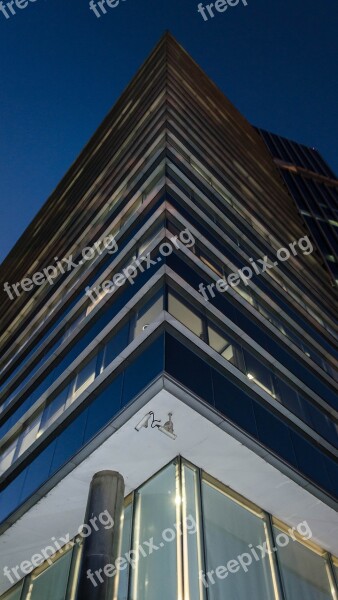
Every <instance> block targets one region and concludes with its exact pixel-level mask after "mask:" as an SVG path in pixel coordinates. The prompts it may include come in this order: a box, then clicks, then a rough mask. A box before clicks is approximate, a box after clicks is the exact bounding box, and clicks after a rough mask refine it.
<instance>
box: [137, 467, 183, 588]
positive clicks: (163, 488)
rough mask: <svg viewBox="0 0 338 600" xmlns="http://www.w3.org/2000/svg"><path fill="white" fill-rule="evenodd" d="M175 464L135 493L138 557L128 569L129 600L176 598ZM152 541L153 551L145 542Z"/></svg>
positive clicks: (179, 579) (178, 541)
mask: <svg viewBox="0 0 338 600" xmlns="http://www.w3.org/2000/svg"><path fill="white" fill-rule="evenodd" d="M177 471H178V467H177V466H176V465H175V464H171V465H169V466H168V467H167V468H166V469H164V470H163V471H161V472H160V473H159V474H157V475H156V476H155V477H153V478H152V479H151V480H150V481H149V482H148V483H146V484H145V485H144V486H142V488H140V489H139V490H138V491H137V492H136V494H135V517H134V536H133V538H134V539H133V549H135V550H136V549H137V548H139V547H142V550H141V551H140V549H139V550H138V555H139V560H138V561H137V563H136V565H135V568H134V569H132V571H131V590H130V592H129V600H177V598H180V597H181V590H180V582H181V577H180V573H179V572H178V570H179V569H178V566H179V565H180V564H181V561H178V560H177V555H178V552H179V548H180V544H181V540H180V539H179V538H178V536H177V535H176V533H175V531H176V529H175V523H177V521H178V518H179V517H178V515H179V504H178V503H179V498H178V481H177V478H178V473H177ZM149 541H152V542H153V544H154V545H155V546H156V548H157V550H154V549H153V548H149V545H147V543H145V542H149Z"/></svg>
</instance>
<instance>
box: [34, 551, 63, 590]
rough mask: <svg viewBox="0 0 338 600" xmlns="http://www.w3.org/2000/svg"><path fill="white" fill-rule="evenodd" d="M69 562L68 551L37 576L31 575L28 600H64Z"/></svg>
mask: <svg viewBox="0 0 338 600" xmlns="http://www.w3.org/2000/svg"><path fill="white" fill-rule="evenodd" d="M71 560H72V552H71V551H70V552H67V554H64V556H61V558H59V559H58V560H57V561H56V562H55V563H53V564H52V565H51V566H50V567H48V569H46V570H45V571H42V573H40V574H39V575H36V576H34V575H33V576H32V581H31V584H30V589H29V598H30V600H41V599H42V598H48V600H65V598H66V592H67V584H68V577H69V571H70V563H71Z"/></svg>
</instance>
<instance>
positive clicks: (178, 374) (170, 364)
mask: <svg viewBox="0 0 338 600" xmlns="http://www.w3.org/2000/svg"><path fill="white" fill-rule="evenodd" d="M165 346H166V349H165V370H166V371H167V372H168V373H169V374H170V375H172V376H173V377H175V379H177V380H178V381H179V382H180V383H182V384H183V385H185V386H186V387H187V388H189V389H190V390H192V391H193V392H195V394H196V395H197V396H199V397H200V398H203V400H206V401H207V402H209V404H213V403H214V401H213V391H212V380H211V368H210V366H209V365H208V364H207V363H206V362H205V361H204V360H203V359H202V358H200V357H199V356H197V354H195V353H194V352H193V351H192V350H189V349H188V348H186V347H185V346H183V344H181V342H179V341H178V340H176V339H175V338H173V337H172V336H171V335H169V334H167V335H166V344H165Z"/></svg>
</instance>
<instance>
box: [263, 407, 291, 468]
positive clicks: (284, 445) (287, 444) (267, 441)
mask: <svg viewBox="0 0 338 600" xmlns="http://www.w3.org/2000/svg"><path fill="white" fill-rule="evenodd" d="M254 413H255V417H256V423H257V429H258V436H259V439H260V441H261V442H262V444H264V446H266V447H267V448H269V449H270V450H272V451H273V452H275V453H276V454H277V455H278V456H280V457H281V458H284V459H285V460H287V461H288V462H289V463H290V464H291V465H294V466H296V465H297V462H296V456H295V453H294V450H293V447H292V441H291V435H290V429H289V427H288V426H287V425H285V424H284V423H283V422H282V421H281V420H280V419H279V418H278V417H277V416H276V415H274V414H273V413H272V412H270V411H269V410H267V409H265V408H263V406H261V405H260V404H258V402H256V401H254Z"/></svg>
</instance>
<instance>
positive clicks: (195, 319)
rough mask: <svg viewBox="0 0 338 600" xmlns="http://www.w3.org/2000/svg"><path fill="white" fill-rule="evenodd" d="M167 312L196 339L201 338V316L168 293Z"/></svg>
mask: <svg viewBox="0 0 338 600" xmlns="http://www.w3.org/2000/svg"><path fill="white" fill-rule="evenodd" d="M168 310H169V312H170V314H171V315H172V316H173V317H175V318H176V319H177V320H178V321H180V322H181V323H183V325H185V326H186V327H188V329H190V331H192V332H193V333H195V334H196V335H197V336H198V337H203V336H202V334H203V325H202V319H201V316H200V315H199V314H198V313H197V312H196V311H195V310H194V309H193V308H192V307H191V306H188V305H187V304H186V303H185V302H184V301H183V300H181V298H178V296H176V295H174V294H173V293H172V292H169V297H168Z"/></svg>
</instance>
